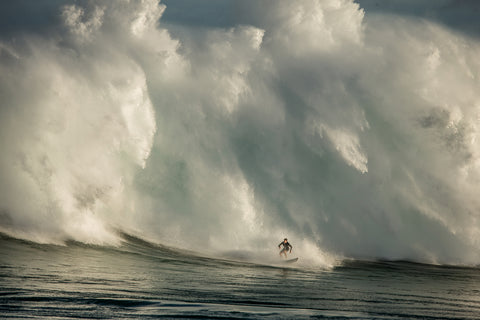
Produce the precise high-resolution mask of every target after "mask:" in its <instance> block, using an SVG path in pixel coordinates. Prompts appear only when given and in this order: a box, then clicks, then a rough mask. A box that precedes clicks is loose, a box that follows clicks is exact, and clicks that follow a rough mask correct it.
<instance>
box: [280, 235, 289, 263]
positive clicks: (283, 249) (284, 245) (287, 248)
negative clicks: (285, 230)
mask: <svg viewBox="0 0 480 320" xmlns="http://www.w3.org/2000/svg"><path fill="white" fill-rule="evenodd" d="M281 246H283V248H282V250H280V253H279V255H280V256H281V255H282V253H283V255H284V256H285V259H286V258H287V251H289V250H290V253H292V248H293V247H292V245H291V244H290V243H288V240H287V238H285V239H283V241H282V242H280V244H279V245H278V248H279V249H280V247H281Z"/></svg>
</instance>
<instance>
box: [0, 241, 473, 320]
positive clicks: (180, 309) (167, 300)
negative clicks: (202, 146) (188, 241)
mask: <svg viewBox="0 0 480 320" xmlns="http://www.w3.org/2000/svg"><path fill="white" fill-rule="evenodd" d="M0 259H1V260H0V288H1V289H0V292H1V296H0V297H1V298H0V314H1V316H2V318H50V319H51V318H90V319H118V318H130V319H132V318H139V319H149V318H162V317H164V318H215V319H219V318H225V319H235V318H239V319H245V318H246V319H249V318H250V319H257V318H271V319H279V318H285V319H288V318H292V319H304V318H305V319H307V318H322V319H323V318H328V319H411V318H421V319H474V318H478V314H480V297H479V293H480V291H479V289H480V276H479V274H480V272H479V270H478V269H475V268H459V267H445V266H430V265H419V264H414V263H408V262H384V261H382V262H362V261H349V262H344V263H343V264H342V265H341V266H338V267H336V268H334V269H333V270H319V269H317V270H315V269H304V268H301V267H288V268H286V267H279V266H266V265H258V264H254V263H245V262H234V261H228V260H217V259H210V258H202V257H198V256H196V255H192V254H189V253H185V252H179V251H175V250H172V249H169V248H164V247H161V246H155V245H151V244H149V243H146V242H143V241H141V240H138V239H129V240H128V241H127V242H125V244H124V245H123V246H122V247H119V248H105V247H93V246H92V247H90V246H85V245H80V244H76V243H71V244H69V245H67V246H51V245H38V244H32V243H26V242H21V241H18V240H12V239H8V238H3V239H2V240H1V247H0Z"/></svg>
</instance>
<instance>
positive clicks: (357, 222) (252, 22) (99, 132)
mask: <svg viewBox="0 0 480 320" xmlns="http://www.w3.org/2000/svg"><path fill="white" fill-rule="evenodd" d="M198 5H201V4H198ZM236 8H237V9H239V8H240V9H241V10H242V12H244V13H245V12H246V13H248V21H247V20H245V21H244V22H245V23H238V24H235V25H233V26H232V27H208V26H206V27H202V28H195V26H188V25H181V26H179V25H174V24H172V23H168V24H165V23H163V20H162V14H163V13H164V11H165V10H167V11H168V7H165V6H164V5H163V4H159V3H158V1H155V0H148V1H147V0H146V1H141V2H140V1H138V2H137V1H123V2H111V1H96V2H87V1H80V2H75V3H73V2H72V4H62V5H59V6H58V7H56V8H55V10H56V17H57V19H56V20H54V22H52V25H50V26H48V27H45V28H44V29H41V30H39V31H38V32H31V31H25V30H18V31H15V30H14V31H11V32H6V33H2V36H1V39H0V92H1V97H2V100H1V108H0V148H1V152H2V157H1V158H0V186H1V190H2V191H1V192H0V217H1V220H0V231H1V232H3V233H6V234H9V235H11V236H14V237H18V238H24V239H28V240H32V241H36V242H42V243H63V242H64V241H67V240H70V239H73V240H75V241H80V242H84V243H94V244H109V245H111V244H113V245H115V244H117V245H118V244H120V243H121V238H119V237H118V235H117V232H116V230H118V229H120V230H124V231H126V232H128V233H131V234H136V235H141V236H142V237H144V238H145V239H150V240H152V241H155V242H161V243H165V244H168V245H173V246H176V247H181V248H186V249H191V250H195V251H204V252H205V251H206V252H208V253H212V254H215V253H219V252H234V251H238V252H240V251H247V252H254V253H256V254H263V253H265V252H271V251H272V250H275V246H276V244H277V242H278V241H279V240H281V239H283V237H284V236H288V237H289V238H290V239H291V242H292V243H293V245H294V250H296V252H297V253H298V254H299V255H302V256H304V257H309V258H310V259H312V261H313V262H315V263H318V264H323V265H328V264H332V263H333V262H334V260H335V259H336V257H342V256H345V257H362V258H369V257H373V258H387V259H407V260H415V261H421V262H431V263H432V262H433V263H453V264H478V263H479V262H480V254H479V253H478V250H477V247H478V244H479V242H480V224H479V222H478V221H479V220H478V217H479V212H480V211H479V209H480V203H479V201H478V197H477V194H478V191H479V187H478V185H479V184H478V182H479V180H480V162H479V159H480V155H479V148H478V142H477V139H478V137H479V134H480V131H479V130H480V129H479V127H478V119H479V115H480V113H479V112H480V94H479V93H478V87H479V79H480V78H479V74H480V65H479V63H478V59H477V57H478V54H479V51H480V45H479V43H478V41H477V40H476V39H475V38H472V37H469V36H467V35H463V34H461V33H459V32H457V31H455V30H450V29H448V28H447V27H445V26H442V25H441V24H438V23H434V22H432V21H428V20H423V19H419V18H414V17H409V18H406V17H402V16H395V15H390V14H380V13H377V14H369V12H368V11H367V12H365V11H364V10H363V9H362V8H361V6H360V5H359V4H357V3H355V2H353V1H347V0H341V1H339V0H326V1H315V0H302V1H295V2H292V1H262V2H261V3H258V2H254V1H244V2H239V3H238V4H237V6H236Z"/></svg>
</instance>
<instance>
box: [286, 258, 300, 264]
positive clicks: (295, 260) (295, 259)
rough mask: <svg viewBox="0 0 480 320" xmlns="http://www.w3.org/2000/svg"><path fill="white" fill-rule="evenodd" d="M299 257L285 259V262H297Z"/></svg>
mask: <svg viewBox="0 0 480 320" xmlns="http://www.w3.org/2000/svg"><path fill="white" fill-rule="evenodd" d="M297 260H298V258H293V259H289V260H285V263H292V262H297Z"/></svg>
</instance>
